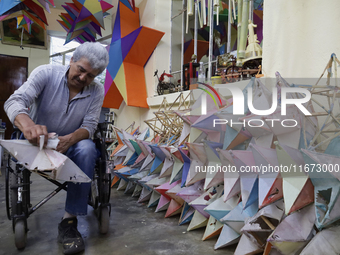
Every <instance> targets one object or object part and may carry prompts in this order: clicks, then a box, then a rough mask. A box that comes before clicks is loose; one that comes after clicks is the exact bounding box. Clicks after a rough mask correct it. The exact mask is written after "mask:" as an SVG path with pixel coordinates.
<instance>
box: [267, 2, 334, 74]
mask: <svg viewBox="0 0 340 255" xmlns="http://www.w3.org/2000/svg"><path fill="white" fill-rule="evenodd" d="M263 9H264V15H263V38H264V39H263V72H264V74H265V76H267V77H274V76H275V72H276V71H279V72H280V74H281V75H282V77H283V78H290V77H293V78H297V77H300V78H306V77H319V76H320V75H321V74H322V72H323V71H324V69H325V67H326V64H327V62H328V60H329V59H330V56H331V54H332V53H335V54H337V56H338V58H340V43H339V42H340V33H339V31H340V22H339V14H340V1H339V0H327V1H319V0H308V1H296V0H265V1H264V8H263Z"/></svg>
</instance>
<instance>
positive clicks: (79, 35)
mask: <svg viewBox="0 0 340 255" xmlns="http://www.w3.org/2000/svg"><path fill="white" fill-rule="evenodd" d="M62 7H63V8H64V9H65V10H66V11H67V13H61V15H59V17H60V18H61V19H62V20H57V21H58V22H59V23H60V25H61V26H62V27H63V28H64V29H65V30H66V32H67V36H66V41H65V44H67V43H69V42H70V41H72V40H76V41H77V42H79V43H84V42H86V41H92V42H94V41H95V40H96V34H98V35H100V36H101V31H100V28H103V29H104V20H103V19H104V17H105V16H106V14H107V13H106V12H107V11H108V10H109V9H111V8H112V7H113V6H112V5H111V4H109V3H107V2H105V1H103V0H99V1H91V0H84V1H81V0H73V3H66V5H62ZM66 20H67V22H66Z"/></svg>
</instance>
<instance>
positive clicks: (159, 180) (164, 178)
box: [145, 174, 169, 189]
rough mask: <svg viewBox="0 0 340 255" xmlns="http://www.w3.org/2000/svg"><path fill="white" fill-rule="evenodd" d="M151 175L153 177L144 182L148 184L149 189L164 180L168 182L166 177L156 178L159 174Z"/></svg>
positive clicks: (162, 182)
mask: <svg viewBox="0 0 340 255" xmlns="http://www.w3.org/2000/svg"><path fill="white" fill-rule="evenodd" d="M152 176H154V177H153V178H151V179H150V180H149V181H147V182H146V183H145V185H147V186H149V187H150V188H151V189H154V188H156V187H158V186H160V185H162V184H164V183H166V182H169V178H168V177H163V178H158V177H159V175H157V174H153V175H152Z"/></svg>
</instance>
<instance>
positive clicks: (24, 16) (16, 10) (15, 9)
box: [0, 0, 54, 33]
mask: <svg viewBox="0 0 340 255" xmlns="http://www.w3.org/2000/svg"><path fill="white" fill-rule="evenodd" d="M50 4H51V5H52V6H54V1H53V0H1V1H0V21H2V20H7V19H12V18H17V28H21V27H23V28H24V29H25V30H26V31H27V32H29V33H31V25H32V23H33V22H34V23H36V24H37V25H39V26H40V27H42V28H43V29H46V26H45V25H48V23H47V19H46V16H45V12H44V9H45V10H46V11H48V12H50V8H49V5H50Z"/></svg>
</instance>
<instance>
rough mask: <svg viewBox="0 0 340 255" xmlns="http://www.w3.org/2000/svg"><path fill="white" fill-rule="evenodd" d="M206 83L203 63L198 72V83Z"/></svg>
mask: <svg viewBox="0 0 340 255" xmlns="http://www.w3.org/2000/svg"><path fill="white" fill-rule="evenodd" d="M204 81H205V73H204V68H203V62H200V69H199V71H198V82H204Z"/></svg>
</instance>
